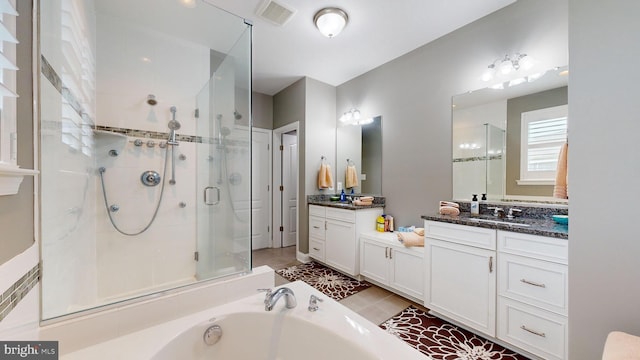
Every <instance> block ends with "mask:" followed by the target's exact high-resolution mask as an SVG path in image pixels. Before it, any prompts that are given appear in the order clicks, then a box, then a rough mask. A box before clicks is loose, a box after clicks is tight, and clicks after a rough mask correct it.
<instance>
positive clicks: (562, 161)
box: [553, 143, 569, 199]
mask: <svg viewBox="0 0 640 360" xmlns="http://www.w3.org/2000/svg"><path fill="white" fill-rule="evenodd" d="M568 155H569V143H565V144H564V145H562V148H560V155H559V156H558V168H557V169H556V184H555V186H554V187H553V197H555V198H560V199H568V198H569V186H568V179H569V168H568V167H567V158H568Z"/></svg>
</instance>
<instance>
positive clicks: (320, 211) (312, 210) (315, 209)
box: [309, 205, 326, 217]
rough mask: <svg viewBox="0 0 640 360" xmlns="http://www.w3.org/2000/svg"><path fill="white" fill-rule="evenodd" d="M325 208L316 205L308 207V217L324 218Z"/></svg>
mask: <svg viewBox="0 0 640 360" xmlns="http://www.w3.org/2000/svg"><path fill="white" fill-rule="evenodd" d="M325 210H326V207H324V206H318V205H309V215H310V216H319V217H324V216H325V214H326V212H325Z"/></svg>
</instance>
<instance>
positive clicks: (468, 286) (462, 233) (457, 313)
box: [424, 221, 496, 337]
mask: <svg viewBox="0 0 640 360" xmlns="http://www.w3.org/2000/svg"><path fill="white" fill-rule="evenodd" d="M425 254H426V255H425V269H426V271H425V297H424V299H425V306H427V307H428V308H429V309H431V311H432V312H434V313H436V314H439V315H440V316H442V317H444V318H448V319H451V320H454V321H457V322H459V323H460V324H463V325H465V326H467V327H469V328H471V329H474V330H476V331H478V332H480V333H482V334H485V335H488V336H491V337H495V333H496V314H495V309H496V232H495V230H492V229H484V228H475V227H471V226H463V225H455V224H448V223H443V222H435V221H425Z"/></svg>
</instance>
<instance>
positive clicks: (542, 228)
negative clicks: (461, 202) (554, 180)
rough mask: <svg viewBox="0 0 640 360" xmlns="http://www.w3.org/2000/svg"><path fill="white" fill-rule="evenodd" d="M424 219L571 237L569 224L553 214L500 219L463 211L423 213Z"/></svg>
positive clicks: (549, 235)
mask: <svg viewBox="0 0 640 360" xmlns="http://www.w3.org/2000/svg"><path fill="white" fill-rule="evenodd" d="M422 219H424V220H431V221H440V222H447V223H451V224H460V225H468V226H475V227H482V228H487V229H497V230H506V231H511V232H517V233H523V234H531V235H539V236H548V237H553V238H558V239H568V238H569V226H568V225H561V224H557V223H556V222H555V221H553V219H551V216H549V217H548V218H546V217H545V218H526V217H518V218H515V219H506V218H505V219H499V218H496V217H494V216H492V215H484V214H483V215H474V216H472V215H471V213H468V212H461V213H460V215H457V216H450V215H440V214H437V215H422ZM472 219H485V220H497V221H501V223H497V224H496V223H487V222H474V221H473V220H472ZM509 223H520V224H528V225H529V226H528V227H523V226H513V225H509Z"/></svg>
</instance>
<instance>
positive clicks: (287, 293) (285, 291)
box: [259, 287, 297, 311]
mask: <svg viewBox="0 0 640 360" xmlns="http://www.w3.org/2000/svg"><path fill="white" fill-rule="evenodd" d="M259 291H265V292H266V294H265V297H264V310H265V311H271V310H273V307H274V306H275V304H276V303H277V302H278V300H279V299H280V298H281V297H282V296H283V295H284V301H285V306H286V308H287V309H293V308H294V307H296V305H297V302H296V297H295V295H294V294H293V290H291V289H289V288H287V287H282V288H279V289H278V290H276V291H271V289H259Z"/></svg>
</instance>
